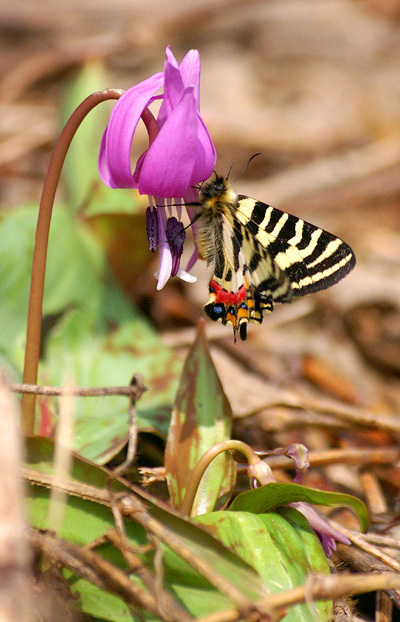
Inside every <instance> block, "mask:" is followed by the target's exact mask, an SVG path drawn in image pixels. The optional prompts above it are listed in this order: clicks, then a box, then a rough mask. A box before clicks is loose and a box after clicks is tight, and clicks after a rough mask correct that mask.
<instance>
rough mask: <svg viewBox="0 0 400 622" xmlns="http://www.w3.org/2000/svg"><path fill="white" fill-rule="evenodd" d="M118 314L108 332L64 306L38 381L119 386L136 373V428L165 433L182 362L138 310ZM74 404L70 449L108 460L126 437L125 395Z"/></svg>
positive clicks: (49, 339) (90, 456) (118, 449)
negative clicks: (141, 385) (139, 387)
mask: <svg viewBox="0 0 400 622" xmlns="http://www.w3.org/2000/svg"><path fill="white" fill-rule="evenodd" d="M109 294H110V295H109V300H108V304H109V305H110V306H112V298H113V296H112V294H111V292H109ZM109 312H111V308H110V309H109ZM119 319H120V322H119V327H118V328H117V329H115V330H114V331H113V332H112V333H108V332H106V331H104V330H100V329H98V328H97V327H96V324H94V325H93V323H91V322H90V320H89V319H88V318H87V317H86V315H85V313H84V312H82V311H79V310H71V311H69V312H68V313H67V314H66V315H65V316H64V317H63V318H62V319H61V320H60V321H59V322H58V324H57V326H56V327H55V328H54V329H53V330H52V331H51V332H50V333H49V336H48V339H47V347H46V354H47V356H46V360H45V363H44V364H43V365H42V366H41V372H40V378H41V381H42V382H43V384H52V385H62V384H63V383H65V381H66V378H68V377H71V375H72V377H73V379H74V383H75V384H76V385H77V386H94V387H95V386H113V385H117V386H121V385H128V384H129V383H130V381H131V378H132V376H133V375H134V374H136V373H140V374H142V376H143V379H144V382H145V385H146V386H147V387H148V391H146V392H145V393H144V394H143V396H142V397H141V399H140V400H139V401H138V403H137V406H136V411H137V426H138V430H139V431H153V432H157V433H158V434H162V435H166V433H167V429H168V423H169V419H170V407H171V404H172V402H173V396H174V393H175V390H176V386H177V381H178V377H179V373H180V370H181V367H182V363H181V361H180V360H179V358H178V357H177V356H176V355H175V354H174V353H173V352H172V351H171V350H170V349H169V348H168V347H167V346H165V345H164V344H163V343H162V342H161V340H160V338H159V337H158V335H157V334H156V333H155V331H154V330H153V329H152V328H151V327H150V326H149V325H148V323H147V322H146V321H145V320H144V319H143V318H141V317H140V316H139V315H134V314H132V313H130V314H129V316H127V317H126V319H125V320H122V316H121V315H120V316H119ZM75 404H76V413H75V418H74V423H75V435H74V442H73V447H74V449H75V451H77V452H78V453H79V454H81V455H82V456H84V457H85V458H88V459H90V460H93V461H95V462H97V463H99V464H104V463H106V462H108V461H109V460H110V459H111V458H112V457H113V456H114V455H116V454H117V453H118V452H119V451H120V450H121V448H122V447H123V446H124V444H125V443H126V440H127V437H128V406H129V400H128V398H126V397H117V396H113V397H108V398H101V399H99V398H80V399H77V400H76V402H75Z"/></svg>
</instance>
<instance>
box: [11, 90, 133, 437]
mask: <svg viewBox="0 0 400 622" xmlns="http://www.w3.org/2000/svg"><path fill="white" fill-rule="evenodd" d="M123 92H124V91H122V90H121V89H105V90H104V91H98V92H97V93H92V95H89V97H87V98H86V99H85V100H84V101H83V102H82V103H81V104H80V105H79V106H78V107H77V108H76V110H74V112H73V113H72V115H71V116H70V118H69V119H68V121H67V123H66V124H65V126H64V129H63V131H62V132H61V135H60V137H59V139H58V141H57V144H56V146H55V148H54V151H53V154H52V156H51V160H50V164H49V168H48V171H47V175H46V179H45V182H44V185H43V191H42V196H41V199H40V206H39V214H38V221H37V225H36V236H35V248H34V251H33V262H32V276H31V289H30V295H29V307H28V321H27V329H26V348H25V362H24V374H23V382H24V383H26V384H36V382H37V375H38V366H39V355H40V335H41V325H42V306H43V290H44V278H45V271H46V256H47V244H48V239H49V229H50V221H51V214H52V211H53V203H54V197H55V194H56V190H57V186H58V182H59V179H60V174H61V169H62V166H63V164H64V159H65V156H66V154H67V151H68V149H69V146H70V144H71V141H72V139H73V137H74V135H75V132H76V131H77V129H78V127H79V126H80V124H81V123H82V121H83V119H84V118H85V117H86V115H87V114H88V113H89V112H90V111H91V110H92V109H93V108H94V107H95V106H97V105H98V104H100V103H101V102H104V101H106V100H108V99H119V98H120V97H121V95H122V94H123ZM35 405H36V395H35V394H28V393H25V394H24V395H23V396H22V405H21V431H22V433H23V434H26V435H27V436H33V434H34V432H35Z"/></svg>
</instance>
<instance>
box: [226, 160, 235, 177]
mask: <svg viewBox="0 0 400 622" xmlns="http://www.w3.org/2000/svg"><path fill="white" fill-rule="evenodd" d="M234 164H235V160H233V162H232V164H231V165H230V167H229V171H228V174H227V176H226V178H225V179H226V181H228V179H229V175H230V174H231V171H232V169H233V165H234Z"/></svg>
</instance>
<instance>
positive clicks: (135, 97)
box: [99, 73, 164, 188]
mask: <svg viewBox="0 0 400 622" xmlns="http://www.w3.org/2000/svg"><path fill="white" fill-rule="evenodd" d="M163 81H164V74H163V73H156V74H154V75H153V76H151V77H150V78H148V79H147V80H144V81H143V82H140V83H139V84H136V85H135V86H133V87H132V88H131V89H128V90H127V91H126V92H125V93H124V94H123V95H122V97H121V98H120V99H119V100H118V101H117V103H116V104H115V106H114V108H113V111H112V113H111V116H110V121H109V123H108V126H107V128H106V130H105V132H104V135H103V138H102V141H101V147H100V154H99V173H100V177H101V179H102V180H103V182H104V183H105V184H106V185H107V186H110V187H111V188H137V183H135V181H134V179H133V176H132V171H131V163H130V153H131V145H132V140H133V135H134V132H135V130H136V126H137V124H138V122H139V119H140V115H141V114H142V112H143V110H144V108H145V107H146V106H147V104H148V103H149V101H150V99H151V97H152V96H153V95H154V93H156V92H157V91H158V90H159V89H160V88H161V86H162V84H163Z"/></svg>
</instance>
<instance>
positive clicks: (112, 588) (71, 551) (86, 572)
mask: <svg viewBox="0 0 400 622" xmlns="http://www.w3.org/2000/svg"><path fill="white" fill-rule="evenodd" d="M29 540H30V542H31V544H32V546H33V547H34V548H35V549H36V550H38V551H40V552H42V553H44V554H45V555H46V556H47V557H48V558H50V559H52V560H53V561H54V562H55V563H56V564H62V565H63V566H65V567H66V568H69V569H70V570H72V571H73V572H74V573H75V574H76V575H77V576H78V577H83V578H84V579H87V580H88V581H90V582H91V583H93V584H94V585H97V586H98V587H100V588H102V589H104V590H106V591H107V592H111V593H113V594H116V595H118V596H121V597H122V598H123V599H124V600H125V602H126V603H127V604H128V606H129V607H130V609H131V610H132V611H133V612H134V613H137V610H138V608H139V609H145V610H146V611H149V612H150V613H152V614H153V615H155V616H156V617H161V618H162V619H163V620H165V621H166V622H175V621H176V622H189V620H191V618H190V616H189V615H188V614H187V613H185V612H184V611H183V610H180V611H179V610H178V606H177V607H176V608H175V609H174V612H173V615H170V612H166V611H162V612H161V611H160V608H159V606H158V603H157V600H156V598H155V597H154V595H153V594H150V593H149V592H147V591H145V590H144V589H142V588H141V587H139V585H137V584H136V583H134V582H133V581H131V580H130V579H129V577H128V576H127V575H126V574H125V572H124V571H123V570H121V569H120V568H117V567H116V566H114V565H113V564H111V562H109V561H108V560H106V559H104V558H103V557H101V556H100V555H98V554H97V553H94V552H93V551H90V550H88V549H85V548H81V547H78V546H76V545H75V544H72V543H71V542H68V541H67V540H61V539H60V538H57V537H56V536H54V535H50V534H43V533H38V532H36V531H34V530H30V531H29Z"/></svg>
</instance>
